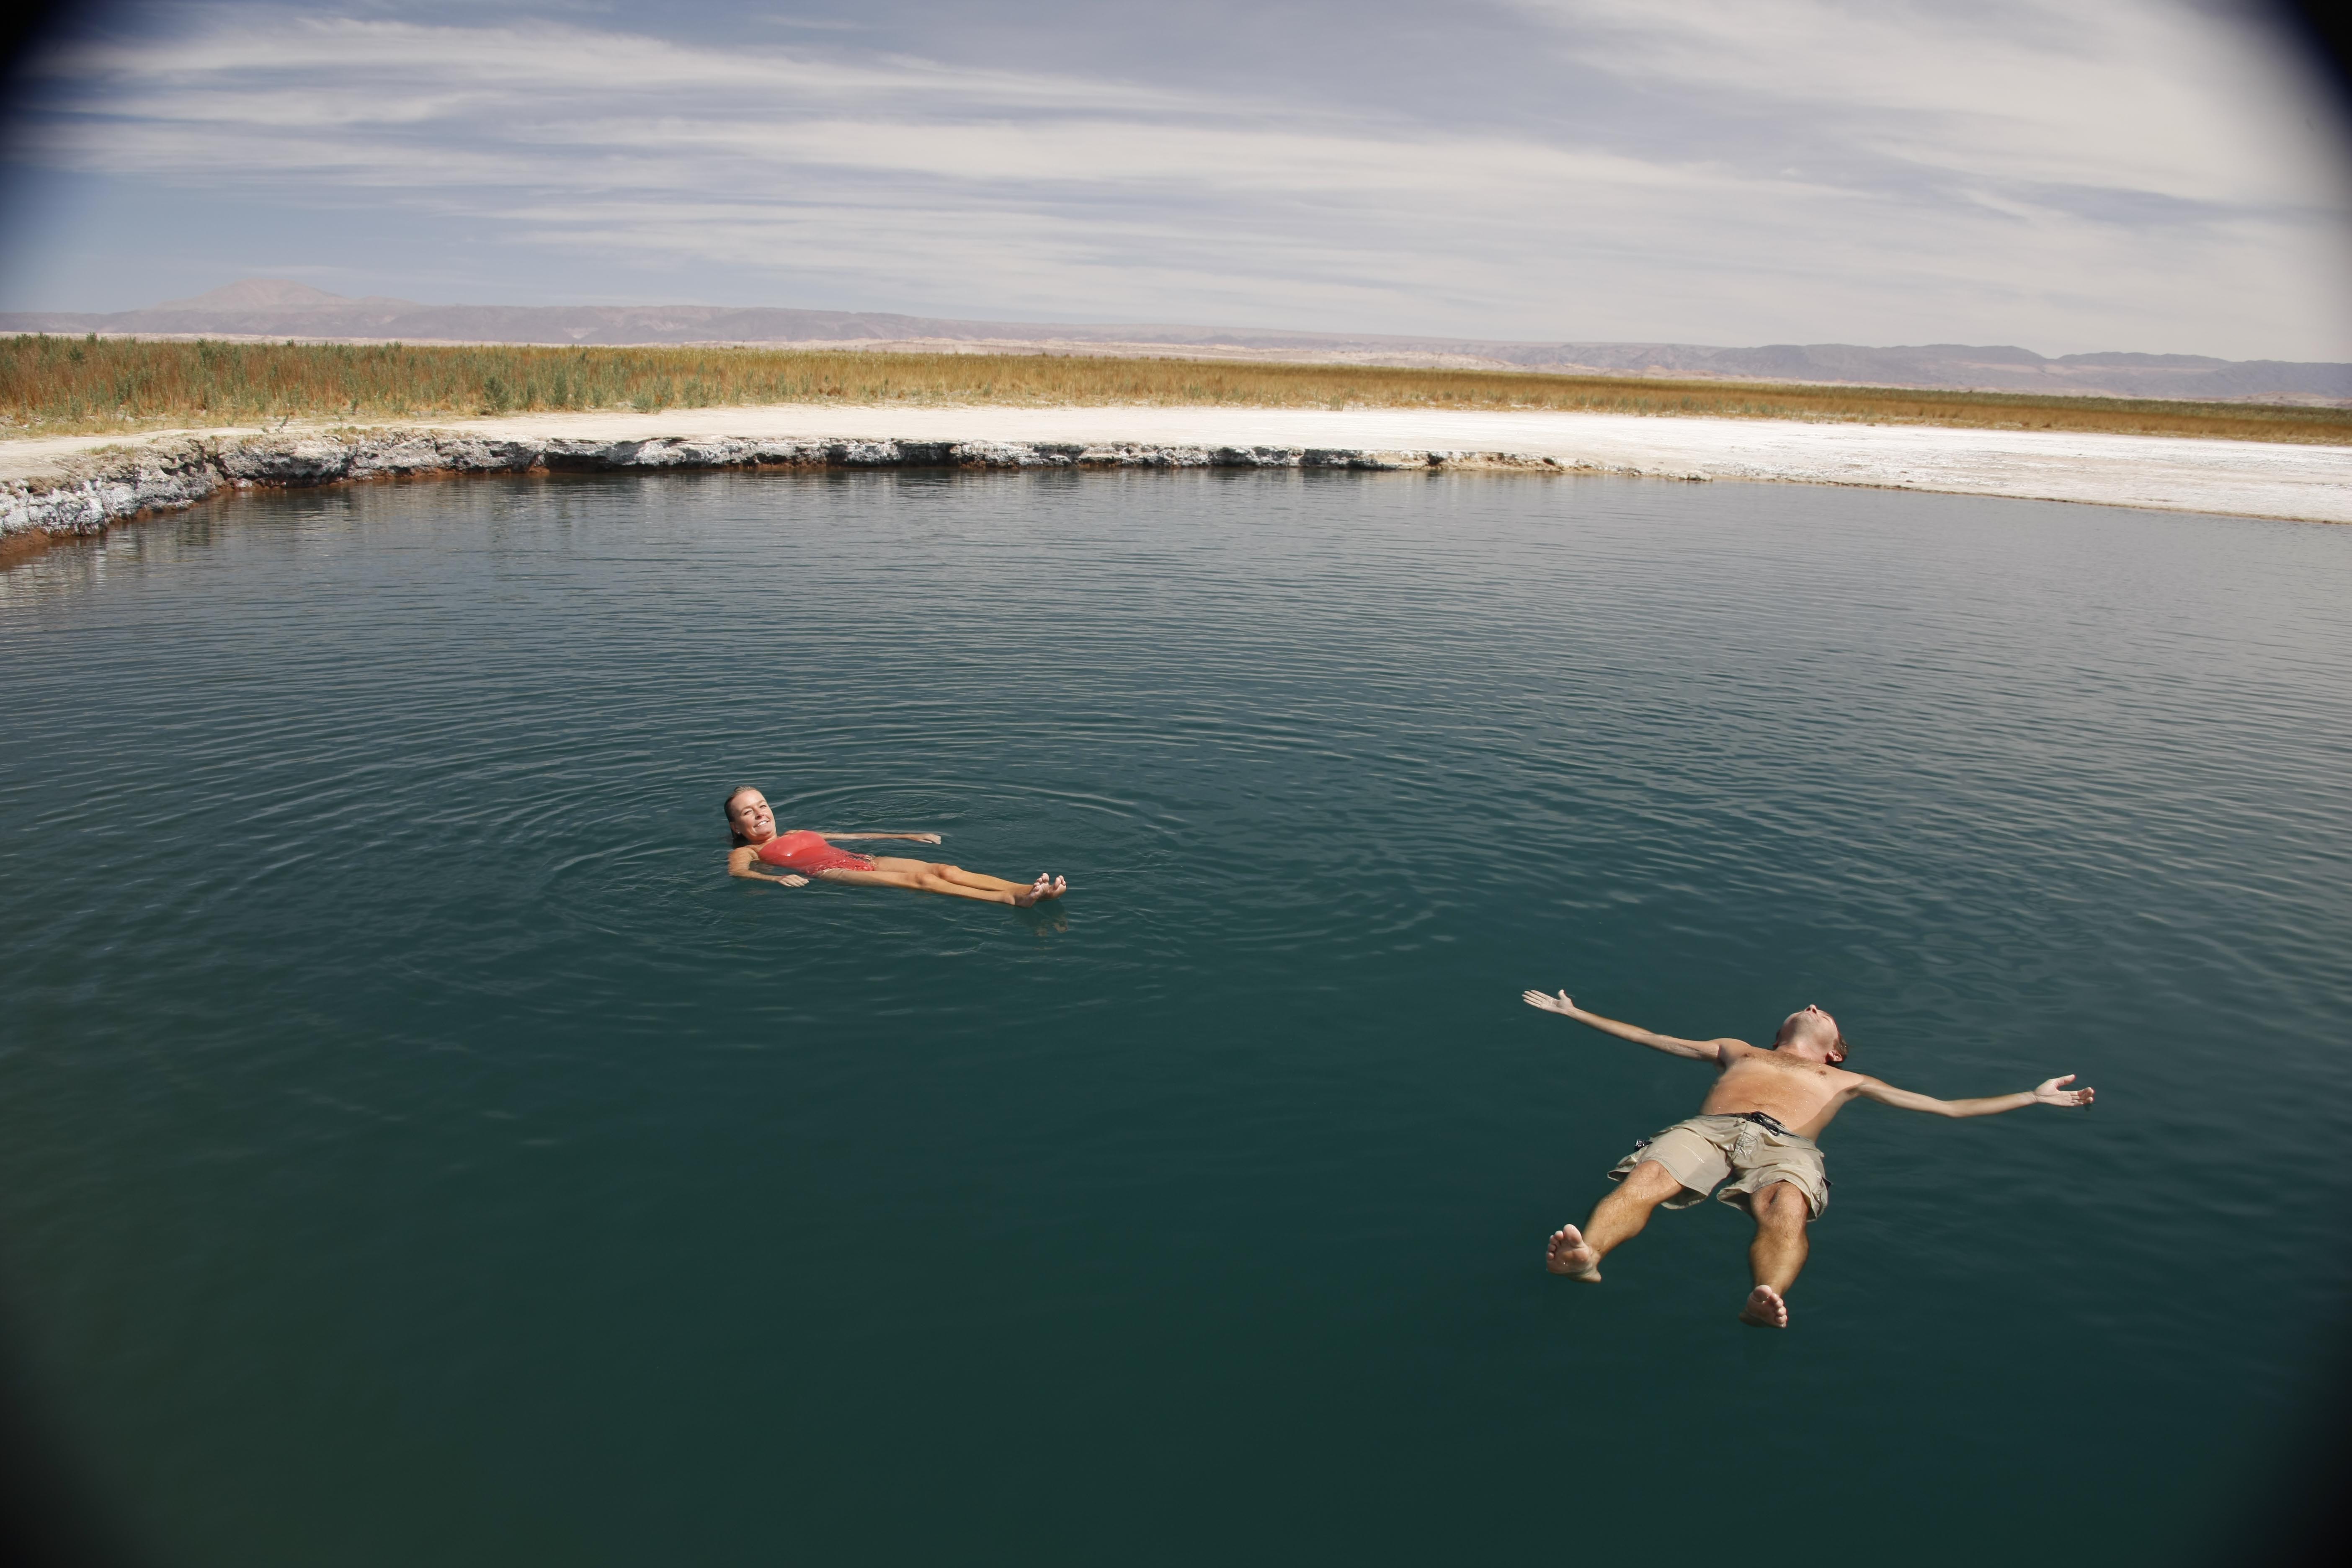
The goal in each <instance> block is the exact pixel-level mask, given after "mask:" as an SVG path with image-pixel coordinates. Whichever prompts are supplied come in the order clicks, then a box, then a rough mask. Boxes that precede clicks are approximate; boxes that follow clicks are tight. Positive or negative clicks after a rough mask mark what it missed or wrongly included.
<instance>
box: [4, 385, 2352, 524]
mask: <svg viewBox="0 0 2352 1568" xmlns="http://www.w3.org/2000/svg"><path fill="white" fill-rule="evenodd" d="M435 428H438V429H448V430H458V431H465V432H467V433H470V434H475V435H480V436H485V437H533V438H541V439H544V438H550V437H571V438H574V439H604V440H644V439H649V438H653V437H708V436H739V437H781V436H795V437H842V438H863V439H894V438H895V439H902V440H916V441H1030V442H1041V441H1078V442H1088V443H1136V444H1152V445H1182V446H1236V447H1242V446H1288V447H1358V448H1369V449H1373V450H1384V451H1486V452H1510V453H1517V454H1522V455H1525V456H1528V457H1536V458H1556V459H1558V460H1559V461H1560V462H1562V463H1566V464H1571V465H1578V464H1580V465H1587V466H1591V467H1595V468H1606V469H1611V470H1614V471H1618V472H1639V473H1645V474H1656V475H1661V476H1668V477H1682V476H1687V477H1698V478H1706V479H1769V480H1782V481H1790V482H1796V483H1804V484H1845V485H1877V486H1886V487H1891V488H1895V489H1920V490H1943V491H1950V492H1955V493H1958V494H1966V495H1986V496H2016V497H2023V498H2029V499H2035V500H2073V501H2088V502H2094V503H2098V504H2102V505H2108V506H2136V507H2152V508H2158V509H2161V510H2176V511H2206V512H2226V513H2237V514H2241V515H2245V516H2253V517H2272V518H2286V519H2293V520H2297V521H2313V522H2352V447H2308V446H2286V445H2277V444H2272V443H2266V442H2252V441H2219V440H2199V439H2189V438H2183V437H2148V436H2101V435H2084V434H2079V433H2074V432H2053V431H2025V430H1964V429H1947V428H1941V427H1937V426H1895V425H1844V424H1806V423H1800V422H1796V421H1790V420H1765V419H1706V418H1688V419H1684V418H1655V417H1645V416H1638V415H1620V414H1562V413H1533V412H1530V413H1475V412H1453V411H1444V410H1426V409H1377V408H1376V409H1338V410H1327V409H1295V408H1217V407H1202V408H1166V407H1114V408H1071V407H1055V408H1018V407H1002V406H982V407H910V406H891V407H845V406H842V405H772V406H767V407H754V408H704V409H674V410H669V411H667V412H663V413H658V414H620V413H612V414H604V413H599V414H537V415H521V416H506V417H500V418H488V419H459V420H448V421H438V422H436V424H435ZM255 433H257V432H256V431H255V430H254V429H253V428H251V427H247V428H243V429H238V430H213V431H205V432H176V433H172V434H177V435H188V434H205V435H209V436H214V437H236V436H243V435H251V434H255ZM168 438H170V437H169V435H166V434H158V435H156V436H152V437H142V439H148V440H161V439H168ZM121 444H123V438H122V437H50V438H47V439H41V440H31V441H9V442H0V479H32V478H36V477H37V476H38V475H40V474H42V473H45V472H48V471H51V470H53V469H54V468H55V467H56V465H57V464H58V462H60V461H61V460H62V459H64V458H68V457H71V456H75V455H78V454H80V453H84V452H88V451H90V450H92V449H95V448H97V447H105V446H118V445H121Z"/></svg>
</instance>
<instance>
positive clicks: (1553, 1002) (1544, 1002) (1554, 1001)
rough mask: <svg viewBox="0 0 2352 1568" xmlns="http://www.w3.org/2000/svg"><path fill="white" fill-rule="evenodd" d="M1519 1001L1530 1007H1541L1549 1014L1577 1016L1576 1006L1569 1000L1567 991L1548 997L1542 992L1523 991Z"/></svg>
mask: <svg viewBox="0 0 2352 1568" xmlns="http://www.w3.org/2000/svg"><path fill="white" fill-rule="evenodd" d="M1519 1000H1520V1001H1522V1002H1524V1003H1526V1004H1527V1005H1528V1006H1530V1007H1541V1008H1542V1009H1543V1010H1544V1011H1546V1012H1547V1013H1560V1014H1565V1015H1566V1016H1569V1017H1570V1018H1573V1017H1575V1016H1576V1004H1575V1003H1573V1002H1571V1001H1570V1000H1569V997H1568V993H1567V992H1565V991H1563V992H1561V993H1560V994H1559V995H1557V996H1552V995H1548V994H1545V993H1543V992H1541V991H1522V992H1521V993H1519Z"/></svg>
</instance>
